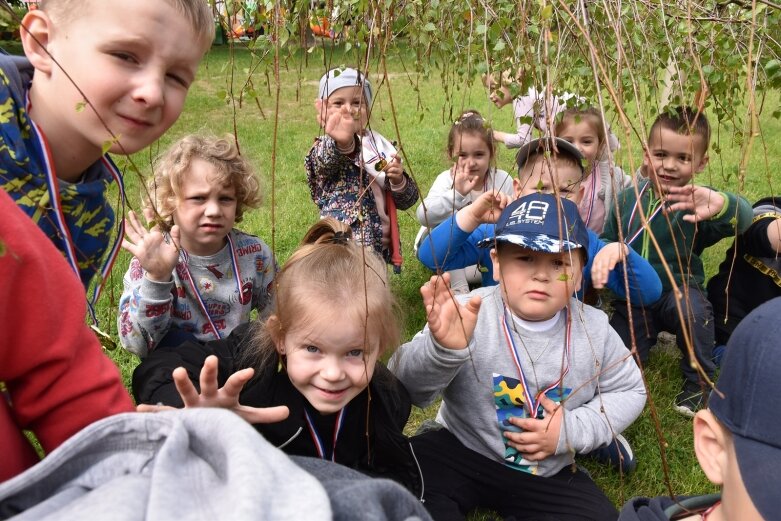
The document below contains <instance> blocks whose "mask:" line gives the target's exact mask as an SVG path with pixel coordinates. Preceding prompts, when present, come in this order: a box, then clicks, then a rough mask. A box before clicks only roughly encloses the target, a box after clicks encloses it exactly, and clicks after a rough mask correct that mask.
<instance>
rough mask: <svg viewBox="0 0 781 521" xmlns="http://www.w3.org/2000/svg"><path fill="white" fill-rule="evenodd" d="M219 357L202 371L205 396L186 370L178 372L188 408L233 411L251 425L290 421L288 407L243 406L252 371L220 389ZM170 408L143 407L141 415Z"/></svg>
mask: <svg viewBox="0 0 781 521" xmlns="http://www.w3.org/2000/svg"><path fill="white" fill-rule="evenodd" d="M217 368H218V360H217V357H216V356H214V355H211V356H209V357H207V358H206V360H205V361H204V362H203V368H202V369H201V376H200V384H201V393H200V394H198V391H197V390H196V389H195V386H194V385H193V383H192V382H191V381H190V378H189V377H188V376H187V371H186V370H185V369H184V368H183V367H177V368H176V369H174V373H173V376H174V384H176V390H177V391H179V395H180V396H181V397H182V401H183V402H184V406H185V407H220V408H223V409H230V410H232V411H233V412H235V413H236V414H238V415H239V416H241V417H242V418H244V419H245V420H246V421H248V422H249V423H275V422H278V421H282V420H284V419H285V418H287V416H288V414H290V410H289V409H288V408H287V407H284V406H279V407H266V408H260V407H248V406H246V405H241V404H240V403H239V394H240V393H241V390H242V388H243V387H244V384H246V383H247V382H248V381H249V380H250V378H252V375H253V374H254V370H253V369H251V368H248V369H242V370H241V371H236V372H235V373H233V374H232V375H230V377H228V380H227V381H226V382H225V385H224V386H223V387H221V388H217ZM169 408H170V407H165V406H159V405H139V406H138V408H137V409H138V411H139V412H156V411H159V410H162V409H169Z"/></svg>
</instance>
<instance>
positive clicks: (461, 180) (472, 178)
mask: <svg viewBox="0 0 781 521" xmlns="http://www.w3.org/2000/svg"><path fill="white" fill-rule="evenodd" d="M450 175H452V176H453V188H455V189H456V192H458V193H459V194H461V195H467V194H469V193H471V192H472V190H474V189H475V187H476V186H477V185H478V184H480V183H482V182H483V179H484V178H483V177H480V176H479V175H476V174H474V173H471V172H469V170H468V169H467V168H466V167H465V165H464V164H463V161H459V160H456V164H455V165H453V168H451V169H450Z"/></svg>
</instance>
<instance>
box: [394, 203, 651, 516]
mask: <svg viewBox="0 0 781 521" xmlns="http://www.w3.org/2000/svg"><path fill="white" fill-rule="evenodd" d="M486 211H492V212H497V211H498V210H497V209H496V208H494V209H493V210H486ZM480 246H481V247H484V248H493V249H491V252H490V254H491V257H492V259H493V264H494V277H495V279H496V281H497V282H498V286H494V287H489V288H478V289H476V290H475V291H473V292H472V293H471V294H470V295H469V296H464V297H463V298H459V299H458V302H457V301H456V300H455V299H454V298H453V296H452V295H451V293H450V291H449V289H448V281H447V279H448V275H447V274H445V275H444V276H443V277H438V276H434V277H432V278H431V280H430V282H429V283H428V284H427V285H425V286H423V288H421V294H422V295H423V301H424V305H425V307H426V312H427V318H428V326H427V327H426V328H425V329H424V330H423V331H422V332H421V333H419V334H418V335H416V336H415V337H414V338H413V339H412V341H411V342H409V343H407V344H405V345H404V346H402V347H401V348H400V349H399V351H398V352H397V353H396V354H395V355H394V358H393V359H392V360H391V368H392V369H393V371H394V373H395V374H396V376H397V377H398V378H399V379H400V380H401V382H402V383H403V384H404V386H405V387H406V388H407V390H408V391H409V392H410V395H411V396H412V401H413V403H414V404H415V405H418V406H420V407H424V406H426V405H429V404H431V403H432V402H433V401H434V400H436V399H437V398H438V397H439V396H442V400H443V401H442V406H441V408H440V411H439V415H438V419H439V421H440V423H441V424H442V425H443V428H442V429H439V430H431V431H428V432H426V433H424V434H421V435H418V436H416V437H414V438H413V439H412V444H413V448H414V449H415V454H416V455H417V457H418V461H419V463H420V467H421V470H422V472H423V478H424V482H425V484H426V488H425V495H424V500H425V505H426V507H427V508H428V510H429V512H430V513H431V515H432V517H433V518H434V519H438V520H448V521H452V520H458V519H465V517H466V515H467V514H468V513H469V512H471V511H472V510H474V509H476V508H489V509H492V510H495V511H496V512H498V513H499V514H500V515H501V516H503V517H505V518H511V517H514V518H517V519H522V518H528V517H534V518H536V519H563V518H566V519H584V520H585V519H588V520H595V519H597V520H602V519H605V520H607V519H615V518H616V517H617V512H616V510H615V507H614V506H613V505H612V503H611V502H610V500H609V499H608V498H607V497H606V496H605V495H604V494H603V493H602V491H601V490H599V488H598V487H597V486H596V484H595V483H594V482H593V481H592V480H591V478H590V477H589V476H588V474H586V473H585V472H583V471H582V470H579V469H578V468H577V467H575V466H574V464H573V463H574V455H575V453H576V452H577V453H587V452H590V451H591V450H593V449H596V448H598V447H600V446H603V445H606V444H607V443H609V442H610V441H611V440H612V439H613V437H614V436H615V434H616V433H618V432H621V431H622V430H624V429H625V428H626V427H627V426H629V424H631V423H632V422H633V421H634V420H635V418H637V416H638V415H639V414H640V412H641V411H642V409H643V405H644V404H645V389H644V386H643V382H642V378H641V376H640V370H639V369H638V367H637V365H636V364H635V362H634V361H633V360H632V359H631V356H629V354H628V353H627V351H626V348H625V347H624V345H623V343H622V342H621V339H620V337H619V336H618V335H617V334H616V333H615V331H613V330H612V328H610V326H609V325H608V319H607V315H605V314H604V313H603V312H602V311H600V310H598V309H595V308H592V307H590V306H588V305H584V304H583V303H581V302H580V301H578V300H576V299H575V298H573V297H572V295H573V293H575V292H576V291H577V290H578V289H579V288H580V286H581V282H582V273H583V266H584V265H585V263H586V260H587V258H588V255H589V253H588V252H589V234H588V232H587V230H586V228H585V226H584V225H583V222H582V220H581V219H580V216H579V215H578V209H577V207H576V206H575V204H574V203H573V202H572V201H569V200H566V199H561V198H559V197H556V196H555V195H553V194H532V195H528V196H525V197H521V198H520V199H518V200H516V201H515V202H513V203H511V204H510V205H509V206H507V207H506V208H505V209H504V210H503V211H502V213H501V216H500V217H499V220H498V221H497V224H496V229H495V235H494V236H493V237H489V238H486V239H485V240H484V241H482V243H481V244H480Z"/></svg>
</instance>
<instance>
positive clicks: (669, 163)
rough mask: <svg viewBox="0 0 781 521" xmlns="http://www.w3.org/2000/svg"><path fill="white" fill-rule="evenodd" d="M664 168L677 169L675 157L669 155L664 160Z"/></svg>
mask: <svg viewBox="0 0 781 521" xmlns="http://www.w3.org/2000/svg"><path fill="white" fill-rule="evenodd" d="M662 168H664V169H665V170H675V158H673V157H671V156H667V157H665V158H664V159H663V160H662Z"/></svg>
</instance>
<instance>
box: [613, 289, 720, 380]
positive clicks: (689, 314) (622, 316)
mask: <svg viewBox="0 0 781 521" xmlns="http://www.w3.org/2000/svg"><path fill="white" fill-rule="evenodd" d="M613 308H614V311H613V316H612V317H611V319H610V325H612V326H613V328H614V329H615V330H616V331H617V332H618V334H619V335H621V339H622V340H623V341H624V344H625V345H626V346H629V347H631V345H632V342H631V337H630V335H629V329H630V328H629V319H628V316H627V309H626V302H624V301H616V302H615V303H614V306H613ZM681 310H682V311H683V318H684V321H683V322H681V320H680V317H679V316H678V309H677V308H676V306H675V294H674V293H673V292H672V291H668V292H667V293H663V294H662V298H660V299H659V300H658V301H657V302H656V303H654V304H652V305H650V306H645V307H639V306H632V322H633V329H634V333H635V343H636V345H637V352H638V354H639V355H640V361H641V362H642V363H643V364H644V365H645V364H646V363H647V362H648V354H649V352H650V350H651V347H653V346H654V345H655V344H656V337H657V336H658V335H659V332H660V331H669V332H671V333H675V336H676V342H677V344H678V349H680V350H681V353H683V357H682V358H681V372H682V373H683V376H684V378H685V379H686V380H687V381H688V382H691V383H693V384H696V385H700V378H699V375H698V373H697V371H696V370H694V369H693V368H692V366H691V364H690V362H689V354H688V353H689V352H688V350H687V348H686V338H685V335H684V329H685V330H686V331H688V334H689V335H691V341H692V348H693V350H694V356H695V357H696V358H697V362H698V363H699V364H700V366H702V369H703V370H704V371H705V374H707V375H708V377H712V376H713V373H714V371H715V369H716V366H715V365H714V364H713V337H714V334H715V333H714V327H713V307H711V303H710V302H709V301H708V299H707V298H705V295H703V292H702V290H701V289H699V288H697V287H694V286H691V287H689V288H688V291H687V292H684V293H682V298H681ZM684 326H685V327H684Z"/></svg>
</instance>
